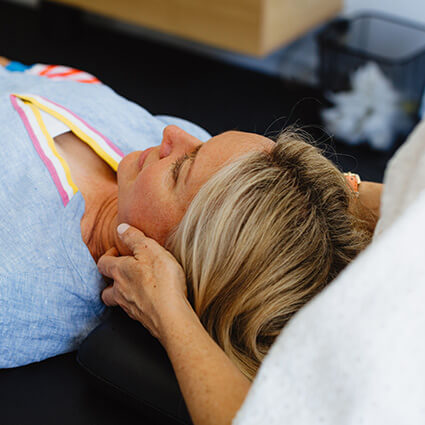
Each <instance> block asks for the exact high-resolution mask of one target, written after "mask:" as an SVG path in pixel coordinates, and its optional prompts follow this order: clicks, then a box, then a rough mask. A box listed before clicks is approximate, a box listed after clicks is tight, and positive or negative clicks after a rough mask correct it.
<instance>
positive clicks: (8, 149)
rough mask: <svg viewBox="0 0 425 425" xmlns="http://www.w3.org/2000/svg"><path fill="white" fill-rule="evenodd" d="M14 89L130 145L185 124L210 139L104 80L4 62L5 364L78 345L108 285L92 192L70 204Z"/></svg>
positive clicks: (1, 354)
mask: <svg viewBox="0 0 425 425" xmlns="http://www.w3.org/2000/svg"><path fill="white" fill-rule="evenodd" d="M12 93H32V94H36V95H40V96H44V97H45V98H47V99H49V100H51V101H54V102H56V103H58V104H59V105H62V106H64V107H66V108H68V109H69V110H71V111H72V112H74V113H75V114H77V115H78V116H79V117H81V118H83V119H84V120H85V121H86V122H87V123H89V124H90V125H91V126H92V127H93V128H95V129H96V130H98V131H99V132H100V133H102V134H104V135H105V136H106V137H107V138H108V139H110V140H111V141H113V142H114V144H115V145H116V146H117V147H118V148H119V149H120V150H121V151H122V152H123V153H124V154H128V153H130V152H132V151H134V150H142V149H146V148H148V147H150V146H156V145H158V144H160V142H161V139H162V131H163V129H164V127H165V126H166V125H168V124H176V125H178V126H180V127H181V128H183V129H184V130H186V131H187V132H189V133H190V134H192V135H194V136H196V137H198V138H199V139H200V140H202V141H206V140H208V139H209V138H210V135H209V134H208V133H207V132H206V131H205V130H203V129H201V128H200V127H198V126H197V125H195V124H192V123H190V122H188V121H186V120H182V119H179V118H174V117H169V116H156V117H155V116H152V115H151V114H150V113H149V112H148V111H146V110H145V109H144V108H142V107H140V106H138V105H136V104H135V103H133V102H130V101H128V100H126V99H124V98H122V97H121V96H119V95H117V94H116V93H115V92H114V91H113V90H111V89H110V88H108V87H106V86H104V85H100V84H81V83H76V82H70V81H61V82H59V81H51V80H48V79H46V78H43V77H39V76H33V75H28V74H22V73H11V72H8V71H6V70H5V69H4V68H2V67H0V147H1V159H2V168H1V169H2V172H1V175H0V184H1V186H0V235H1V237H0V255H1V264H0V368H5V367H15V366H22V365H25V364H27V363H31V362H36V361H40V360H43V359H46V358H48V357H52V356H55V355H58V354H61V353H66V352H69V351H73V350H75V349H77V348H78V345H79V344H80V343H81V341H82V340H83V339H84V338H85V337H86V336H87V334H88V333H89V332H90V331H91V330H92V329H93V328H94V327H96V326H97V325H98V324H99V323H100V322H101V321H102V319H103V318H104V316H105V310H106V308H105V306H104V305H103V303H102V301H101V299H100V292H101V290H102V289H103V288H104V286H105V283H104V281H103V279H102V276H101V275H100V273H99V272H98V270H97V267H96V264H95V262H94V260H93V258H92V256H91V255H90V252H89V250H88V249H87V247H86V245H85V244H84V243H83V241H82V238H81V228H80V220H81V217H82V215H83V213H84V208H85V206H84V199H83V197H82V196H81V193H80V192H77V193H76V194H75V195H74V196H73V197H72V198H71V199H70V201H69V203H68V204H67V205H66V206H64V204H63V202H62V200H61V197H60V195H59V193H58V190H57V188H56V186H55V184H54V183H53V181H52V178H51V175H50V174H49V172H48V170H47V169H46V166H45V165H44V163H43V161H42V160H41V159H40V156H39V155H38V153H37V152H36V150H35V148H34V146H33V144H32V143H31V140H30V137H29V135H28V132H27V130H26V128H25V126H24V124H23V122H22V120H21V117H20V116H19V114H18V113H17V111H16V110H15V109H14V108H13V107H12V104H11V100H10V95H11V94H12Z"/></svg>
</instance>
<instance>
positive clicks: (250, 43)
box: [53, 0, 342, 56]
mask: <svg viewBox="0 0 425 425" xmlns="http://www.w3.org/2000/svg"><path fill="white" fill-rule="evenodd" d="M53 1H54V2H56V3H62V4H66V5H69V6H74V7H78V8H81V9H83V10H86V11H90V12H95V13H99V14H102V15H105V16H109V17H113V18H117V19H120V20H122V21H127V22H129V23H133V24H139V25H142V26H144V27H147V28H151V29H154V30H158V31H161V32H164V33H167V34H172V35H177V36H179V37H183V38H186V39H190V40H194V41H197V42H201V43H205V44H208V45H211V46H214V47H221V48H224V49H227V50H233V51H237V52H240V53H246V54H251V55H257V56H261V55H264V54H267V53H269V52H271V51H273V50H274V49H276V48H278V47H281V46H283V45H285V44H287V43H288V42H290V41H292V40H293V39H295V38H297V37H298V36H300V35H302V34H303V33H305V32H307V31H308V30H310V29H312V28H314V27H315V26H316V25H318V24H320V23H322V22H324V21H325V20H327V19H329V18H331V17H333V16H334V15H336V14H337V13H338V11H339V10H340V9H341V7H342V0H119V1H117V0H53Z"/></svg>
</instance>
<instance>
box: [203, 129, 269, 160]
mask: <svg viewBox="0 0 425 425" xmlns="http://www.w3.org/2000/svg"><path fill="white" fill-rule="evenodd" d="M273 145H274V142H273V141H271V140H270V139H268V138H267V137H264V136H261V135H259V134H255V133H246V132H243V131H226V132H225V133H221V134H219V135H218V136H215V137H212V138H211V139H210V140H208V141H207V142H206V143H204V146H203V147H202V149H201V152H202V154H203V155H201V156H206V157H207V160H208V159H209V160H210V161H207V162H210V165H212V164H213V163H214V164H215V165H223V163H224V162H225V161H228V160H231V159H235V158H237V157H238V156H240V155H243V154H244V153H248V152H250V151H264V150H268V149H271V148H272V147H273Z"/></svg>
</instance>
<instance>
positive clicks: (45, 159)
mask: <svg viewBox="0 0 425 425" xmlns="http://www.w3.org/2000/svg"><path fill="white" fill-rule="evenodd" d="M10 101H11V102H12V105H13V107H14V108H15V109H16V111H17V112H18V114H19V115H20V117H21V119H22V121H23V123H24V125H25V128H26V129H27V131H28V134H29V136H30V138H31V140H32V143H33V145H34V147H35V150H36V151H37V153H38V154H39V155H40V158H41V159H42V161H43V162H44V164H45V165H46V167H47V169H48V170H49V173H50V175H51V176H52V179H53V181H54V183H55V185H56V187H57V189H58V191H59V194H60V196H61V198H62V202H63V205H64V206H65V207H66V205H67V204H68V202H69V197H68V194H67V193H66V192H65V190H64V188H63V186H62V183H61V181H60V179H59V176H58V175H57V173H56V170H55V167H54V165H53V163H52V161H50V159H49V158H48V157H47V156H46V155H45V153H44V152H43V149H42V148H41V146H40V143H39V141H38V139H37V136H36V135H35V133H34V131H33V129H32V127H31V124H30V123H29V121H28V118H27V116H26V115H25V111H24V110H23V109H22V108H21V107H20V106H19V105H18V102H17V101H16V98H15V96H14V95H10Z"/></svg>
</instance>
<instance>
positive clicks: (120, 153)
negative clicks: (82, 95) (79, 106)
mask: <svg viewBox="0 0 425 425" xmlns="http://www.w3.org/2000/svg"><path fill="white" fill-rule="evenodd" d="M40 97H41V98H42V99H44V100H45V101H46V102H50V103H53V105H56V106H57V107H58V108H62V109H64V110H65V111H67V112H68V113H70V114H71V115H72V116H73V117H75V118H77V120H80V121H81V122H82V123H83V124H84V125H86V126H87V127H88V128H89V129H90V130H91V131H93V132H94V133H96V134H97V135H98V136H100V137H101V138H102V139H103V140H104V141H105V142H106V143H107V144H108V145H109V147H110V148H111V149H112V150H113V151H114V152H115V153H117V154H118V155H119V156H120V157H121V158H123V157H124V154H123V153H122V152H121V150H120V149H119V148H118V147H117V146H115V145H114V144H113V143H112V142H111V141H110V140H109V139H108V138H107V137H106V136H104V135H103V134H102V133H99V132H98V131H97V130H96V129H95V128H93V127H92V126H91V125H90V124H88V123H87V122H86V121H84V120H83V119H82V118H80V117H79V116H78V115H76V114H74V113H73V112H72V111H70V110H69V109H67V108H65V107H64V106H62V105H59V104H57V103H56V102H53V101H52V100H50V99H46V98H45V97H43V96H40Z"/></svg>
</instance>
